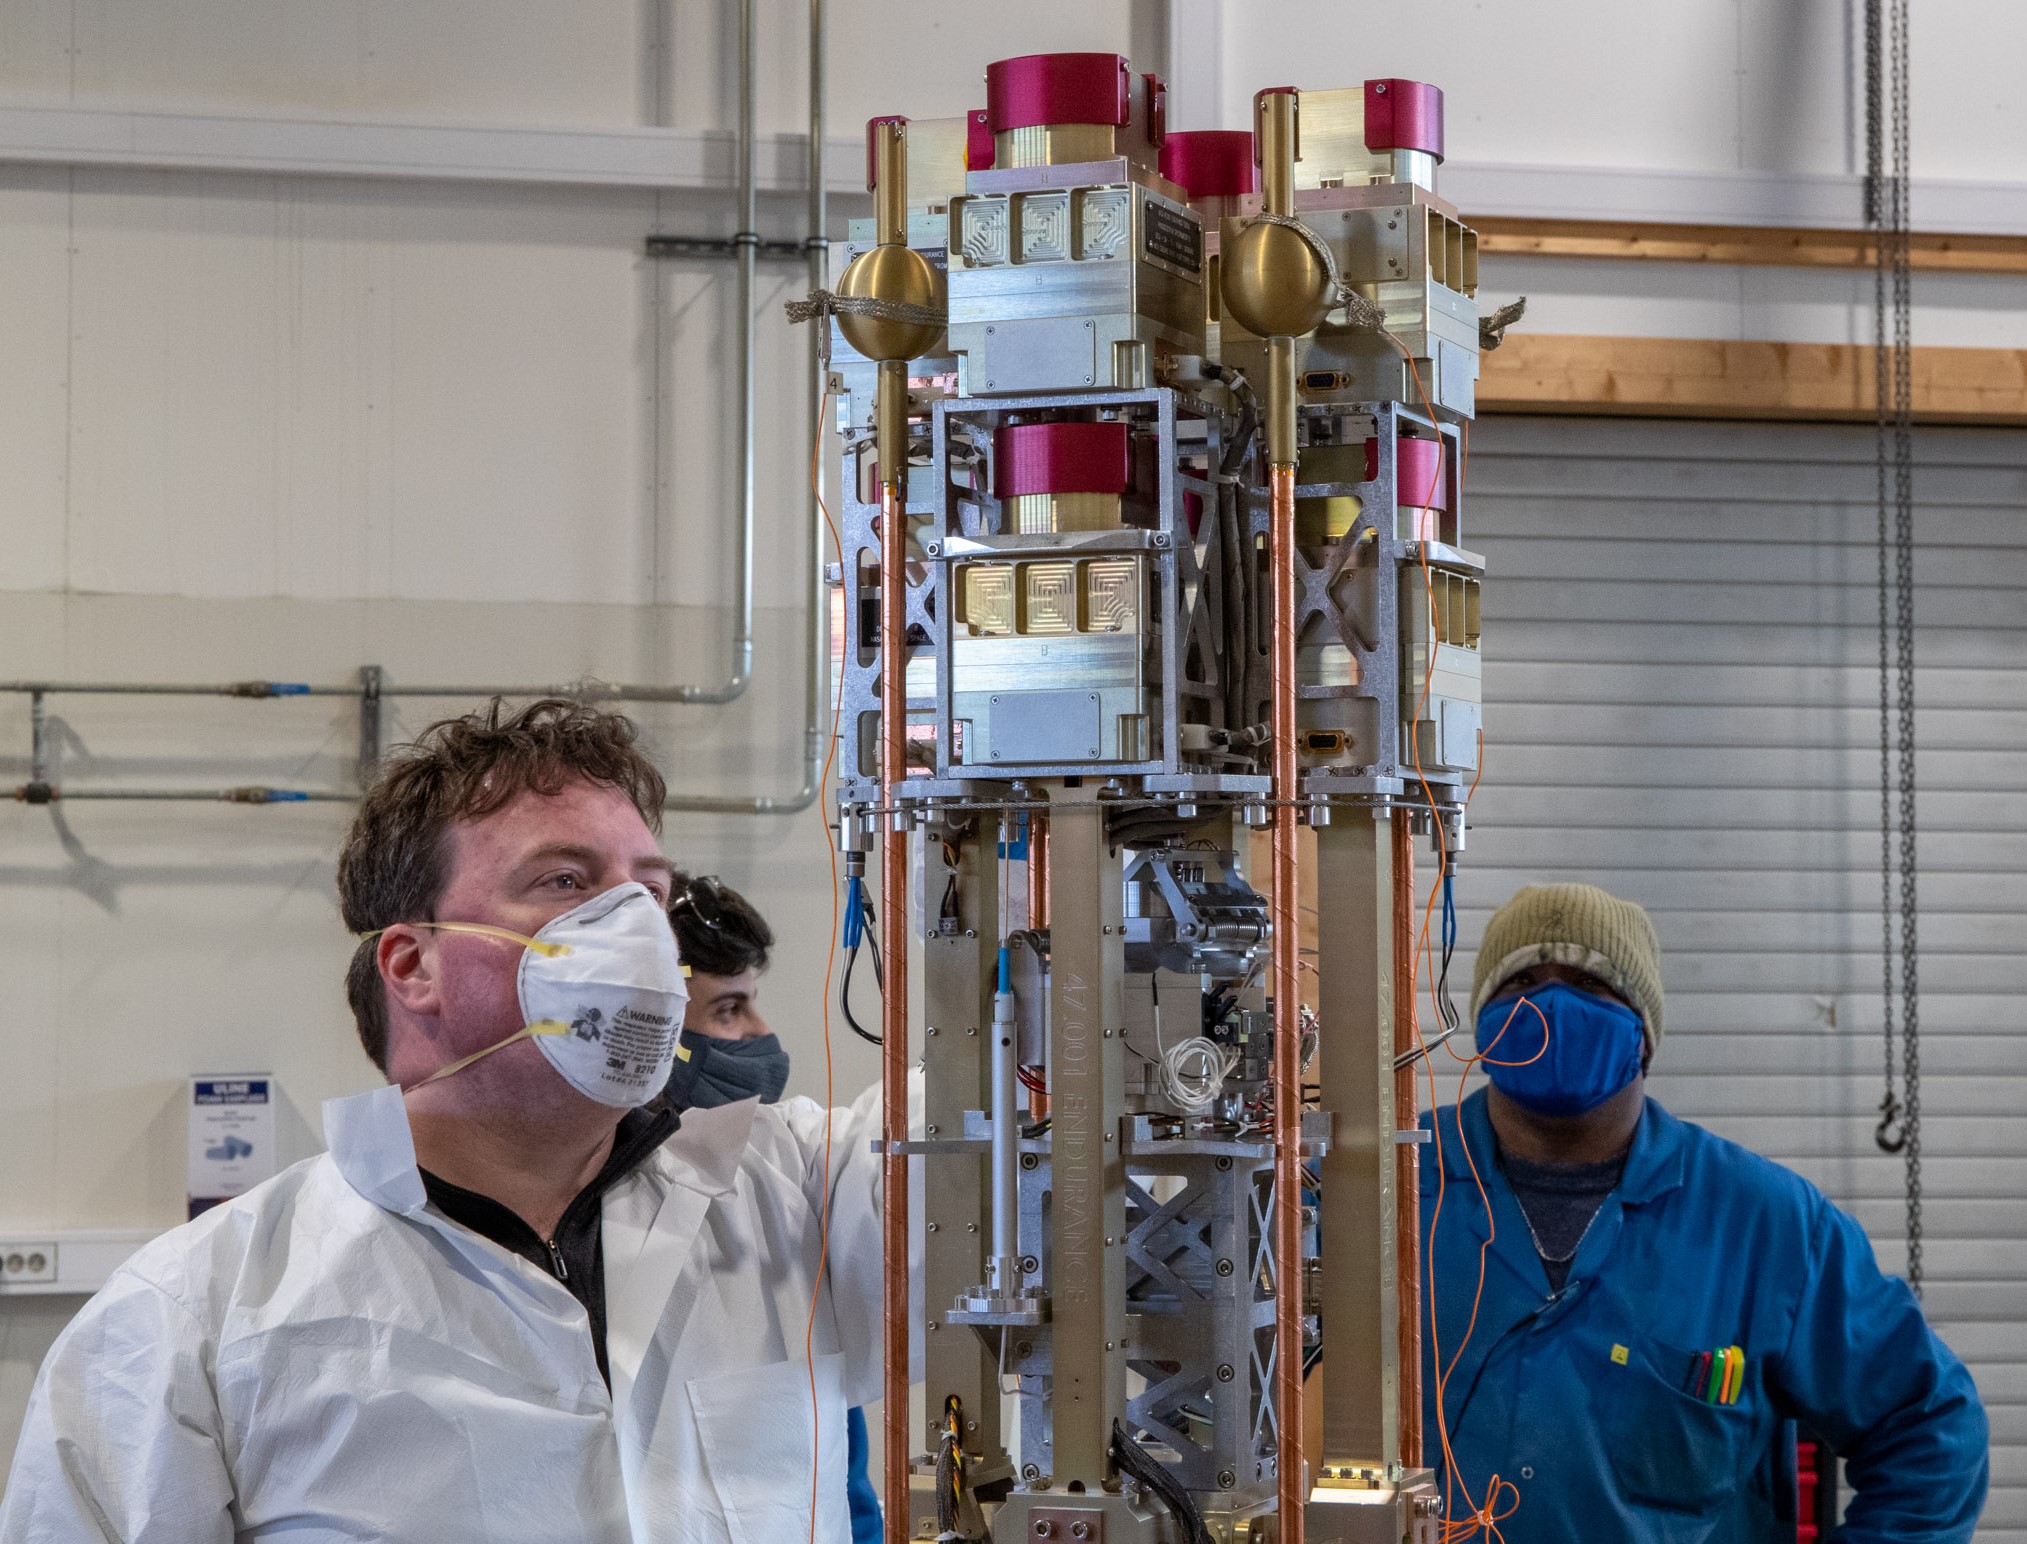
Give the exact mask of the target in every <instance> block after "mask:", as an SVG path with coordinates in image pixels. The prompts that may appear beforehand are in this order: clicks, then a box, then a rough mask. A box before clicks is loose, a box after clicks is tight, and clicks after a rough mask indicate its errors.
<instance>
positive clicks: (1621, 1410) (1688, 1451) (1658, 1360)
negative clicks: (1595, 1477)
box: [1589, 1341, 1758, 1516]
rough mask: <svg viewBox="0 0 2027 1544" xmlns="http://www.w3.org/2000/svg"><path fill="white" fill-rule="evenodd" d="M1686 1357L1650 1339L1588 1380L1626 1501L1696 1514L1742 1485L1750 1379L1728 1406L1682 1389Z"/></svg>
mask: <svg viewBox="0 0 2027 1544" xmlns="http://www.w3.org/2000/svg"><path fill="white" fill-rule="evenodd" d="M1692 1360H1693V1357H1692V1354H1691V1353H1690V1352H1687V1351H1679V1350H1676V1349H1674V1348H1673V1347H1669V1346H1664V1345H1660V1344H1658V1343H1656V1342H1652V1341H1649V1342H1647V1343H1646V1344H1645V1345H1644V1346H1642V1347H1640V1348H1639V1349H1638V1350H1636V1351H1634V1353H1633V1355H1632V1356H1631V1357H1629V1358H1628V1360H1627V1362H1626V1363H1625V1365H1623V1366H1613V1367H1611V1368H1610V1369H1609V1370H1608V1372H1607V1374H1606V1375H1604V1376H1600V1377H1597V1378H1593V1379H1591V1380H1590V1383H1589V1386H1590V1391H1591V1405H1592V1411H1593V1414H1594V1416H1595V1419H1596V1430H1597V1431H1598V1432H1599V1434H1600V1438H1601V1440H1602V1442H1603V1444H1604V1447H1605V1451H1606V1454H1607V1456H1608V1458H1609V1460H1610V1463H1611V1468H1612V1472H1613V1474H1614V1475H1615V1476H1616V1477H1617V1479H1618V1482H1619V1486H1620V1490H1621V1492H1622V1493H1623V1494H1624V1496H1625V1497H1626V1499H1627V1500H1628V1501H1631V1502H1633V1503H1635V1504H1637V1505H1641V1506H1648V1507H1654V1508H1656V1509H1658V1510H1662V1511H1668V1512H1678V1513H1685V1514H1688V1515H1690V1516H1697V1515H1701V1514H1704V1513H1706V1512H1709V1511H1712V1510H1714V1509H1715V1508H1717V1507H1718V1506H1719V1504H1720V1503H1721V1502H1722V1501H1723V1499H1724V1498H1725V1497H1727V1496H1729V1495H1731V1494H1732V1493H1733V1492H1734V1491H1736V1490H1737V1489H1738V1488H1739V1487H1740V1486H1741V1485H1743V1484H1745V1483H1746V1482H1747V1469H1748V1461H1747V1457H1746V1455H1747V1451H1748V1449H1749V1447H1750V1446H1751V1443H1752V1439H1753V1428H1754V1427H1755V1425H1756V1424H1757V1423H1758V1410H1757V1406H1756V1401H1755V1398H1754V1392H1753V1387H1752V1385H1753V1379H1752V1378H1751V1376H1750V1375H1748V1377H1747V1379H1746V1388H1745V1391H1744V1392H1742V1393H1741V1394H1740V1395H1739V1396H1738V1398H1737V1400H1736V1401H1735V1402H1734V1403H1732V1404H1728V1405H1722V1404H1711V1403H1706V1402H1705V1401H1704V1399H1703V1398H1702V1397H1701V1396H1700V1395H1694V1394H1688V1393H1685V1392H1684V1391H1683V1384H1684V1381H1685V1378H1686V1375H1687V1372H1688V1369H1689V1365H1690V1362H1691V1361H1692Z"/></svg>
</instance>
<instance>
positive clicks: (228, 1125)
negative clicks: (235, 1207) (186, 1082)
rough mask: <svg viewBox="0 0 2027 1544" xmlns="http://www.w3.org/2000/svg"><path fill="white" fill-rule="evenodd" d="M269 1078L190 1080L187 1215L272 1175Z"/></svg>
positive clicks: (205, 1077)
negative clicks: (188, 1198) (188, 1205)
mask: <svg viewBox="0 0 2027 1544" xmlns="http://www.w3.org/2000/svg"><path fill="white" fill-rule="evenodd" d="M274 1115H275V1101H274V1079H273V1078H272V1077H270V1076H269V1075H268V1074H267V1073H265V1072H258V1073H239V1074H234V1075H231V1076H226V1075H220V1074H215V1073H211V1074H207V1073H200V1074H198V1075H197V1076H195V1077H193V1078H191V1080H190V1215H191V1216H192V1217H195V1216H196V1215H197V1214H198V1213H199V1212H202V1211H208V1210H209V1209H210V1208H212V1207H214V1206H216V1205H217V1204H218V1203H219V1202H220V1201H226V1200H230V1199H231V1198H232V1197H233V1196H236V1195H239V1194H242V1193H243V1192H245V1191H248V1190H251V1189H253V1187H254V1186H255V1185H258V1184H259V1183H260V1182H261V1181H262V1180H264V1179H272V1178H273V1177H274V1174H275V1171H276V1167H277V1165H276V1151H275V1118H274Z"/></svg>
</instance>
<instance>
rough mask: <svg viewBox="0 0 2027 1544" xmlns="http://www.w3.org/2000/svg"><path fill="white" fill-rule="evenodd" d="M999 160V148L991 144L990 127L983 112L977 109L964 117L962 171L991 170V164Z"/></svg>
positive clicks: (981, 109)
mask: <svg viewBox="0 0 2027 1544" xmlns="http://www.w3.org/2000/svg"><path fill="white" fill-rule="evenodd" d="M998 159H999V147H998V145H996V144H995V143H994V142H993V137H992V125H991V124H990V123H988V122H986V118H985V110H984V109H983V108H979V109H977V110H975V111H973V112H968V113H966V114H965V115H964V169H965V170H966V171H968V172H984V171H990V170H992V163H993V162H994V161H996V160H998Z"/></svg>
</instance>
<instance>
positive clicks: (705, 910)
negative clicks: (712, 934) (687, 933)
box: [669, 874, 725, 927]
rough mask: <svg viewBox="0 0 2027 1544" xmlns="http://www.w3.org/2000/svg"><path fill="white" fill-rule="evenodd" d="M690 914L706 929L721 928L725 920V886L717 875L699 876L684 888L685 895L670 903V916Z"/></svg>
mask: <svg viewBox="0 0 2027 1544" xmlns="http://www.w3.org/2000/svg"><path fill="white" fill-rule="evenodd" d="M679 912H688V913H689V914H690V915H691V916H693V917H695V918H696V919H697V920H698V921H699V922H701V923H703V924H704V926H705V927H720V926H722V925H723V923H724V920H725V885H724V882H723V881H722V880H720V879H719V878H718V876H717V875H716V874H698V875H696V876H695V877H693V878H692V879H691V880H690V882H689V883H688V884H686V885H684V886H683V893H682V894H681V895H679V896H677V897H676V898H675V899H674V900H673V901H671V902H669V915H670V916H672V917H673V916H675V915H676V914H677V913H679Z"/></svg>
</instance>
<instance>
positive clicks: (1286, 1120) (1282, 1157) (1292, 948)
mask: <svg viewBox="0 0 2027 1544" xmlns="http://www.w3.org/2000/svg"><path fill="white" fill-rule="evenodd" d="M1268 346H1269V349H1270V350H1272V351H1275V352H1281V351H1287V350H1289V348H1290V345H1289V342H1288V340H1287V339H1285V338H1276V339H1274V340H1272V341H1271V342H1270V344H1269V345H1268ZM1278 362H1279V361H1274V363H1278ZM1271 367H1272V365H1271V364H1270V368H1271ZM1267 496H1268V512H1269V513H1268V520H1269V523H1268V527H1267V568H1268V572H1269V574H1270V575H1271V579H1272V589H1273V609H1272V616H1273V646H1272V649H1271V650H1270V652H1269V654H1268V680H1269V687H1270V693H1271V700H1272V704H1273V715H1272V727H1273V736H1274V758H1273V781H1272V787H1273V797H1274V824H1273V851H1274V862H1273V887H1272V888H1273V896H1272V899H1271V902H1270V904H1271V907H1272V912H1273V925H1274V931H1273V940H1272V953H1271V956H1270V961H1271V963H1270V976H1271V980H1272V983H1273V995H1274V1413H1275V1419H1276V1421H1277V1422H1278V1423H1279V1427H1280V1450H1281V1459H1280V1467H1279V1470H1278V1474H1277V1487H1276V1488H1277V1494H1278V1497H1279V1504H1280V1544H1302V1532H1303V1526H1302V1525H1303V1521H1304V1509H1305V1508H1306V1506H1307V1504H1308V1501H1309V1477H1308V1475H1307V1473H1306V1472H1305V1469H1306V1465H1305V1463H1304V1461H1303V1454H1304V1453H1305V1452H1306V1451H1307V1448H1306V1446H1305V1443H1304V1437H1305V1432H1304V1426H1305V1421H1304V1411H1303V1404H1302V1297H1303V1278H1302V1047H1301V1042H1302V1019H1301V1003H1302V982H1301V977H1300V971H1301V959H1302V953H1301V933H1300V914H1301V888H1300V886H1301V874H1300V867H1299V865H1300V855H1299V852H1298V850H1297V845H1296V841H1297V834H1298V827H1297V823H1296V819H1295V814H1296V811H1295V799H1296V797H1297V796H1298V794H1299V793H1300V785H1299V783H1298V781H1297V773H1296V761H1295V468H1294V467H1293V466H1292V465H1278V464H1277V465H1275V466H1272V467H1270V468H1269V470H1268V473H1267Z"/></svg>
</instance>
